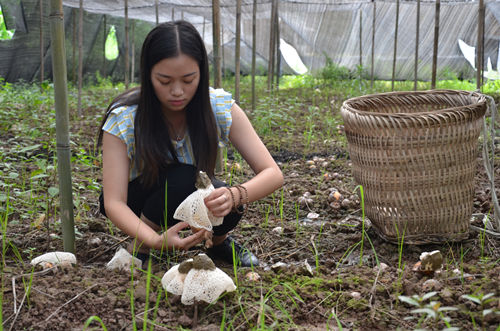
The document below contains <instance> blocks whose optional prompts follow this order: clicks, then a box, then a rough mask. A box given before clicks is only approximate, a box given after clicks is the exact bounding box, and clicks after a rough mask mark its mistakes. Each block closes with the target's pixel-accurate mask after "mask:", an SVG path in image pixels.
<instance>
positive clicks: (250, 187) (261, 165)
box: [205, 103, 283, 216]
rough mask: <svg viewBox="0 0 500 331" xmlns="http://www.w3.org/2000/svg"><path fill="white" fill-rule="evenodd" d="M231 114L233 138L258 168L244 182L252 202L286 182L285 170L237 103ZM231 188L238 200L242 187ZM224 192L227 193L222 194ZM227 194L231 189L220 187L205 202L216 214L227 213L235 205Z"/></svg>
mask: <svg viewBox="0 0 500 331" xmlns="http://www.w3.org/2000/svg"><path fill="white" fill-rule="evenodd" d="M231 116H232V124H231V130H230V132H229V140H231V143H232V144H233V146H234V147H235V148H236V149H237V150H238V152H239V153H240V154H241V156H243V158H244V159H245V161H246V162H247V163H248V164H249V165H250V167H251V168H252V170H253V171H254V172H255V176H254V177H253V178H252V179H250V180H249V181H247V182H245V183H243V186H244V187H245V188H246V189H247V192H248V202H252V201H256V200H259V199H261V198H263V197H265V196H267V195H269V194H271V193H272V192H274V191H275V190H276V189H278V188H280V187H281V186H282V185H283V174H282V173H281V170H280V168H279V167H278V165H277V164H276V162H275V161H274V159H273V158H272V156H271V154H270V153H269V151H268V150H267V148H266V146H265V145H264V143H263V142H262V141H261V140H260V138H259V136H258V135H257V133H256V132H255V130H254V128H253V126H252V124H251V123H250V121H249V119H248V117H247V116H246V115H245V113H244V112H243V110H242V109H241V108H240V107H239V106H238V105H237V104H236V103H234V104H233V106H232V107H231ZM230 190H231V191H232V192H233V196H234V197H235V199H236V203H238V202H239V201H240V193H239V190H238V189H237V188H235V187H232V188H230ZM223 195H224V196H225V197H222V196H223ZM226 198H228V192H227V189H224V188H219V189H217V190H215V191H214V192H212V194H210V196H209V197H207V199H206V200H205V203H206V205H207V207H208V208H209V209H210V210H211V211H212V213H214V215H215V216H225V215H227V214H228V213H229V212H230V211H231V208H232V206H231V205H230V202H229V201H230V200H231V199H227V200H229V201H227V202H226ZM245 202H246V201H245Z"/></svg>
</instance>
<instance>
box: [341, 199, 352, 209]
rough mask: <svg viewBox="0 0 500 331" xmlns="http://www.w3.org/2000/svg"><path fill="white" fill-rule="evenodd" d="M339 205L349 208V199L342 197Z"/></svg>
mask: <svg viewBox="0 0 500 331" xmlns="http://www.w3.org/2000/svg"><path fill="white" fill-rule="evenodd" d="M340 205H341V206H342V207H343V208H346V209H347V208H349V207H350V206H351V200H349V199H344V200H342V202H341V203H340Z"/></svg>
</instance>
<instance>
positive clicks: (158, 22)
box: [155, 0, 160, 25]
mask: <svg viewBox="0 0 500 331" xmlns="http://www.w3.org/2000/svg"><path fill="white" fill-rule="evenodd" d="M158 7H159V4H158V0H155V15H156V25H158V24H160V10H159V8H158Z"/></svg>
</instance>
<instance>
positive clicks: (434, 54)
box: [431, 0, 441, 89]
mask: <svg viewBox="0 0 500 331" xmlns="http://www.w3.org/2000/svg"><path fill="white" fill-rule="evenodd" d="M440 7H441V0H436V10H435V16H434V47H433V49H432V78H431V89H435V88H436V73H437V58H438V46H439V12H440Z"/></svg>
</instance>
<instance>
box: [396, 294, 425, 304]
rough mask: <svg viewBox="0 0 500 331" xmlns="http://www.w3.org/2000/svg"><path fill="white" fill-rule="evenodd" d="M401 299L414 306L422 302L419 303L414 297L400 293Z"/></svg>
mask: <svg viewBox="0 0 500 331" xmlns="http://www.w3.org/2000/svg"><path fill="white" fill-rule="evenodd" d="M398 298H399V300H401V301H403V302H406V303H407V304H410V305H413V306H417V307H419V306H420V304H419V303H418V301H417V300H415V299H413V298H410V297H407V296H404V295H400V296H399V297H398Z"/></svg>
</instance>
